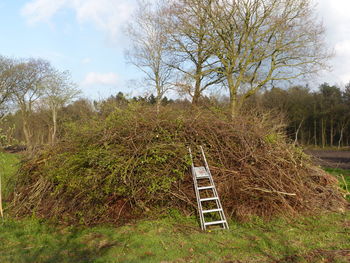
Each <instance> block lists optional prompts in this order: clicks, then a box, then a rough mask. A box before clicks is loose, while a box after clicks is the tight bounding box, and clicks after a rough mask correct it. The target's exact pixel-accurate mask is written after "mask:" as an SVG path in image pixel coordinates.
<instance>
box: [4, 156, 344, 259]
mask: <svg viewBox="0 0 350 263" xmlns="http://www.w3.org/2000/svg"><path fill="white" fill-rule="evenodd" d="M1 157H2V158H3V160H5V159H6V165H5V166H4V168H5V169H4V171H5V172H4V173H3V177H2V178H3V179H4V181H5V182H9V181H11V180H10V178H12V176H13V174H14V172H15V170H16V163H17V162H18V158H17V157H16V156H13V155H8V154H5V155H1ZM328 171H329V172H331V173H333V174H335V175H338V176H339V174H340V173H343V174H346V173H345V172H344V171H338V170H337V171H335V170H332V171H331V170H328ZM349 248H350V212H349V211H348V212H346V213H343V214H339V213H338V214H337V213H328V214H323V215H318V216H314V217H303V218H293V219H290V220H289V221H287V220H285V219H276V220H273V221H271V222H268V223H266V222H263V221H261V220H260V219H258V218H257V219H255V220H254V221H253V222H250V223H246V224H238V223H236V222H230V230H228V231H219V232H210V233H203V232H201V231H199V225H198V223H197V220H196V218H194V217H189V218H185V217H183V216H180V213H178V212H176V211H169V215H168V216H165V217H163V218H161V219H158V220H143V221H137V222H130V224H129V225H125V226H123V227H113V226H96V227H90V228H82V227H63V226H58V225H52V224H49V223H48V222H47V221H42V220H39V219H36V218H34V217H33V218H27V219H22V220H13V219H11V218H8V217H7V218H6V219H5V220H3V221H0V262H1V263H17V262H18V263H22V262H23V263H27V262H35V263H41V262H45V263H55V262H57V263H61V262H62V263H64V262H74V263H79V262H84V263H87V262H96V263H102V262H103V263H104V262H106V263H108V262H111V263H112V262H113V263H117V262H237V263H238V262H271V263H272V262H281V263H282V262H349V260H350V255H349V254H350V251H349ZM347 255H348V256H347Z"/></svg>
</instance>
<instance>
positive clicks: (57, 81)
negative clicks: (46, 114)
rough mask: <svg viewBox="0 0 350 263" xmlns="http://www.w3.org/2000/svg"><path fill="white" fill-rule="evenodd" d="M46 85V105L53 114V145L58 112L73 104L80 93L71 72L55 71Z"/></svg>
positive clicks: (48, 78)
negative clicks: (68, 104) (70, 103)
mask: <svg viewBox="0 0 350 263" xmlns="http://www.w3.org/2000/svg"><path fill="white" fill-rule="evenodd" d="M43 85H44V98H43V101H44V103H45V104H46V105H47V106H48V108H49V110H50V112H51V120H52V129H51V136H50V137H51V138H50V139H51V141H50V142H51V144H54V143H55V141H56V135H57V115H58V110H59V109H60V108H61V107H63V106H65V105H66V104H67V103H69V102H71V101H72V99H74V98H75V97H77V96H78V94H79V93H80V91H79V90H78V89H77V85H76V84H75V83H74V82H72V80H71V75H70V72H69V71H63V72H61V71H57V70H55V71H53V72H52V73H51V74H50V75H49V76H48V77H47V79H46V80H45V82H44V83H43Z"/></svg>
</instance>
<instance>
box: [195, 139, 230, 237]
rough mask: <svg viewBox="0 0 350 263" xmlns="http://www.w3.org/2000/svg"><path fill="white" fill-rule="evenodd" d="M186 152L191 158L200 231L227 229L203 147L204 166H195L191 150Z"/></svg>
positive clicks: (201, 148)
mask: <svg viewBox="0 0 350 263" xmlns="http://www.w3.org/2000/svg"><path fill="white" fill-rule="evenodd" d="M188 150H189V153H190V156H191V163H192V164H191V165H192V176H193V184H194V190H195V193H196V198H197V204H198V213H199V219H200V223H201V228H202V230H207V228H208V227H212V226H218V227H216V228H214V229H229V226H228V224H227V220H226V217H225V214H224V210H223V209H222V205H221V202H220V198H219V195H218V192H217V190H216V187H215V184H214V180H213V177H212V175H211V173H210V170H209V166H208V163H207V159H206V158H205V154H204V150H203V147H202V146H200V151H201V162H202V163H203V164H204V166H195V164H194V161H193V156H192V151H191V148H188Z"/></svg>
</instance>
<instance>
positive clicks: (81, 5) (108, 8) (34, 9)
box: [21, 0, 134, 40]
mask: <svg viewBox="0 0 350 263" xmlns="http://www.w3.org/2000/svg"><path fill="white" fill-rule="evenodd" d="M133 2H134V1H130V0H129V1H128V0H32V1H30V2H29V3H27V4H25V5H24V7H23V8H22V11H21V13H22V15H23V16H25V17H26V18H27V20H28V22H29V23H31V24H35V23H38V22H42V21H44V22H49V21H50V19H51V18H52V17H53V16H54V15H55V14H56V13H57V12H58V11H60V10H62V9H65V8H69V9H73V10H74V11H75V14H76V19H77V21H78V22H79V23H92V24H94V25H95V26H96V28H98V29H99V30H102V31H104V32H106V33H107V34H108V36H109V37H110V38H111V39H112V40H115V39H116V37H117V35H118V33H119V31H120V29H121V27H122V25H123V24H125V22H126V21H127V20H128V19H129V17H130V15H131V13H132V11H133V9H134V4H133Z"/></svg>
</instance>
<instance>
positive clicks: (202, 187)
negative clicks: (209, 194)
mask: <svg viewBox="0 0 350 263" xmlns="http://www.w3.org/2000/svg"><path fill="white" fill-rule="evenodd" d="M212 188H214V186H213V185H210V186H201V187H198V190H206V189H212Z"/></svg>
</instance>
